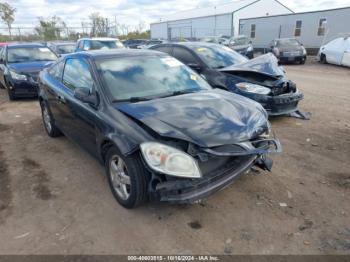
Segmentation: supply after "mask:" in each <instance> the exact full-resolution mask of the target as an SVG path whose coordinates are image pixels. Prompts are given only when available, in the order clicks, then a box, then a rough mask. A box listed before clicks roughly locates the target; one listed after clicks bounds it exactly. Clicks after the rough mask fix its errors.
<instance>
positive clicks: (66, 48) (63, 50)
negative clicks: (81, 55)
mask: <svg viewBox="0 0 350 262" xmlns="http://www.w3.org/2000/svg"><path fill="white" fill-rule="evenodd" d="M74 47H75V45H74V44H71V45H58V46H56V52H57V53H58V54H69V53H73V51H74Z"/></svg>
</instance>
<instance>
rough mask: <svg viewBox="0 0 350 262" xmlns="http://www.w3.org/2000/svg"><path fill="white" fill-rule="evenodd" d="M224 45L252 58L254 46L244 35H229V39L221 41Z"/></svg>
mask: <svg viewBox="0 0 350 262" xmlns="http://www.w3.org/2000/svg"><path fill="white" fill-rule="evenodd" d="M223 44H224V45H226V46H228V47H229V48H231V49H233V50H234V51H236V52H238V53H240V54H241V55H244V56H246V57H248V58H249V59H252V58H254V47H253V43H252V41H251V40H250V39H249V38H248V37H246V36H244V35H240V36H236V37H231V38H230V40H227V41H226V42H223Z"/></svg>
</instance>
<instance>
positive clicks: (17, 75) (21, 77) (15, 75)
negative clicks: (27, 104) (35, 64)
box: [10, 70, 27, 81]
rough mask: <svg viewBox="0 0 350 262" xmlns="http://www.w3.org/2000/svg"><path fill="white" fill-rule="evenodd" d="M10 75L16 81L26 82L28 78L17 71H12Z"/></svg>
mask: <svg viewBox="0 0 350 262" xmlns="http://www.w3.org/2000/svg"><path fill="white" fill-rule="evenodd" d="M10 75H11V77H12V78H13V79H15V80H22V81H26V80H27V76H25V75H21V74H18V73H16V72H15V71H11V70H10Z"/></svg>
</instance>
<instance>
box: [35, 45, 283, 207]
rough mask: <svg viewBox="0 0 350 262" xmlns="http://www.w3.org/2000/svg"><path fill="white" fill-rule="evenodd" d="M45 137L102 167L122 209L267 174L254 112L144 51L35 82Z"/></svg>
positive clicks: (264, 142)
mask: <svg viewBox="0 0 350 262" xmlns="http://www.w3.org/2000/svg"><path fill="white" fill-rule="evenodd" d="M39 101H40V105H41V109H42V116H43V123H44V126H45V129H46V131H47V133H48V135H49V136H51V137H55V136H58V135H60V134H61V132H62V133H63V134H65V135H66V136H68V137H70V138H71V139H72V140H73V141H75V142H77V143H78V144H80V145H82V146H83V147H84V148H86V149H87V150H88V151H89V152H91V153H92V154H93V155H95V156H96V157H97V158H98V159H99V160H100V161H101V162H102V163H104V165H105V170H106V174H107V178H108V182H109V185H110V188H111V191H112V193H113V195H114V197H115V198H116V200H117V201H118V202H119V203H120V204H121V205H122V206H124V207H126V208H133V207H135V206H137V205H139V204H141V203H143V202H144V201H146V200H147V199H151V200H161V201H172V202H193V201H197V200H199V199H201V198H203V197H207V196H208V195H210V194H212V193H213V192H215V191H217V190H220V189H222V188H224V187H226V186H227V185H228V184H230V183H231V182H232V181H233V180H234V179H235V178H236V177H238V176H239V175H242V174H244V173H246V172H247V171H248V170H249V169H250V168H251V167H252V166H253V165H256V166H258V167H261V168H263V169H268V170H270V169H271V166H272V162H271V160H269V158H267V157H266V154H268V153H277V152H280V150H281V147H280V144H279V141H278V140H277V139H275V138H271V137H269V134H270V131H269V130H270V128H269V122H268V117H267V114H266V111H265V110H264V109H263V108H262V107H261V105H259V104H258V103H256V102H254V101H252V100H250V99H246V98H244V97H240V96H237V95H236V94H232V93H229V92H226V91H224V90H218V89H217V90H213V89H212V88H211V87H210V86H209V85H208V84H207V82H206V81H204V80H203V79H202V78H201V77H200V76H199V75H198V74H196V73H195V72H194V71H192V70H191V69H190V68H188V67H187V66H185V65H183V64H182V63H181V62H179V61H178V60H176V59H174V58H172V57H169V56H168V55H165V54H162V53H160V52H154V51H149V50H123V51H121V50H110V51H96V52H80V53H75V54H71V55H67V56H65V57H63V58H61V59H60V60H59V61H58V62H57V63H56V64H54V65H53V66H51V67H50V68H49V69H47V70H45V71H43V72H42V73H41V75H40V95H39Z"/></svg>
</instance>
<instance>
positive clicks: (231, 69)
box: [150, 42, 305, 118]
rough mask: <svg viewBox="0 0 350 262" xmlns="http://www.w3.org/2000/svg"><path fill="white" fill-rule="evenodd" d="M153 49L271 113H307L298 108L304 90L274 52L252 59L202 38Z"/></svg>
mask: <svg viewBox="0 0 350 262" xmlns="http://www.w3.org/2000/svg"><path fill="white" fill-rule="evenodd" d="M150 49H152V50H157V51H160V52H165V53H167V54H169V55H171V56H173V57H175V58H176V59H178V60H180V61H181V62H183V63H184V64H186V65H187V66H189V67H191V68H192V69H193V70H195V71H197V73H199V74H201V75H202V76H203V77H205V79H206V80H207V81H208V83H209V84H210V85H211V86H212V87H214V88H220V89H224V90H228V91H230V92H233V93H236V94H239V95H242V96H245V97H248V98H250V99H253V100H255V101H257V102H258V103H260V104H261V105H262V106H263V107H264V108H265V109H266V111H267V113H268V114H269V115H271V116H275V115H287V114H291V113H294V115H295V116H300V117H301V118H304V117H305V115H303V114H302V113H301V112H299V111H298V103H299V102H300V101H301V100H302V99H303V94H302V93H301V92H300V91H299V90H298V89H297V87H296V85H295V83H293V82H292V81H291V80H288V79H287V78H286V76H285V73H284V71H283V69H282V68H281V67H280V66H279V65H278V62H277V59H276V57H274V56H273V55H272V54H266V55H263V56H260V57H257V58H254V59H252V60H248V59H247V58H246V57H244V56H242V55H240V54H239V53H237V52H235V51H233V50H231V49H230V48H228V47H225V46H223V45H218V44H212V43H202V42H184V43H173V44H160V45H156V46H153V47H151V48H150Z"/></svg>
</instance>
